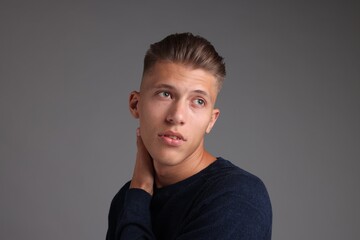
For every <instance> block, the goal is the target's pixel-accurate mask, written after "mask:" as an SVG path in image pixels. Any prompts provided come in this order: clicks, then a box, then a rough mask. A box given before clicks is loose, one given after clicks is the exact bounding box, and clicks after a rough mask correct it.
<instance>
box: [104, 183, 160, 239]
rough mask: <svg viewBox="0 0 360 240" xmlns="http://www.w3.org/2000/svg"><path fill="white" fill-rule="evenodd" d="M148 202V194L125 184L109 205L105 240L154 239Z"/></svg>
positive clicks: (149, 200) (149, 198) (149, 196)
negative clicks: (129, 187)
mask: <svg viewBox="0 0 360 240" xmlns="http://www.w3.org/2000/svg"><path fill="white" fill-rule="evenodd" d="M150 202H151V195H150V194H148V193H147V192H146V191H144V190H141V189H128V184H126V185H125V186H124V187H123V188H122V189H121V190H120V191H119V193H118V194H117V195H116V196H115V197H114V199H113V201H112V203H111V207H110V212H109V226H108V231H107V235H106V240H130V239H134V240H136V239H155V237H154V234H153V232H152V225H151V215H150Z"/></svg>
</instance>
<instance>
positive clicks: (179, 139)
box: [158, 131, 186, 147]
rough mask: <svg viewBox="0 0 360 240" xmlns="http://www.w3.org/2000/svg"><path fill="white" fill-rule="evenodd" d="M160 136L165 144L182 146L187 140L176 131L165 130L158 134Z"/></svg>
mask: <svg viewBox="0 0 360 240" xmlns="http://www.w3.org/2000/svg"><path fill="white" fill-rule="evenodd" d="M158 136H159V137H160V139H161V140H162V141H163V142H164V143H165V144H167V145H169V146H174V147H177V146H180V145H181V144H183V143H184V142H185V141H186V139H185V138H184V137H183V136H182V135H181V134H180V133H178V132H174V131H165V132H162V133H160V134H158Z"/></svg>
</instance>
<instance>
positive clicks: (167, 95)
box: [158, 91, 171, 98]
mask: <svg viewBox="0 0 360 240" xmlns="http://www.w3.org/2000/svg"><path fill="white" fill-rule="evenodd" d="M158 94H159V96H160V97H163V98H169V97H171V94H170V93H169V92H166V91H162V92H160V93H158Z"/></svg>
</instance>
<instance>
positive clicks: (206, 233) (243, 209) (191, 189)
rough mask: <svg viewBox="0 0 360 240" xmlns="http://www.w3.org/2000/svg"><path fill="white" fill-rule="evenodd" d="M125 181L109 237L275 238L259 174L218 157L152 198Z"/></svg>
mask: <svg viewBox="0 0 360 240" xmlns="http://www.w3.org/2000/svg"><path fill="white" fill-rule="evenodd" d="M129 185H130V183H127V184H125V185H124V186H123V187H122V188H121V189H120V191H119V192H118V193H117V194H116V195H115V197H114V199H113V200H112V203H111V207H110V212H109V226H108V231H107V235H106V239H107V240H115V239H126V240H135V239H159V240H173V239H177V240H200V239H204V240H205V239H206V240H211V239H221V240H237V239H239V240H240V239H241V240H245V239H248V240H250V239H251V240H255V239H256V240H260V239H261V240H270V239H271V228H272V211H271V203H270V199H269V195H268V193H267V191H266V188H265V186H264V184H263V183H262V181H261V180H260V179H259V178H257V177H256V176H254V175H252V174H250V173H248V172H246V171H244V170H242V169H240V168H238V167H236V166H235V165H233V164H232V163H231V162H229V161H227V160H224V159H222V158H218V159H217V160H216V161H215V162H214V163H212V164H211V165H209V166H208V167H207V168H205V169H204V170H202V171H201V172H199V173H197V174H195V175H193V176H191V177H190V178H187V179H185V180H183V181H181V182H178V183H175V184H173V185H170V186H166V187H163V188H160V189H154V194H153V196H151V195H150V194H148V193H147V192H145V191H143V190H141V189H129Z"/></svg>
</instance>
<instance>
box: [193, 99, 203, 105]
mask: <svg viewBox="0 0 360 240" xmlns="http://www.w3.org/2000/svg"><path fill="white" fill-rule="evenodd" d="M194 103H195V104H196V105H199V106H204V105H205V101H204V100H203V99H201V98H197V99H195V100H194Z"/></svg>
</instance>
